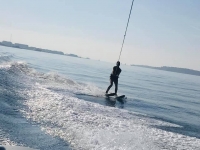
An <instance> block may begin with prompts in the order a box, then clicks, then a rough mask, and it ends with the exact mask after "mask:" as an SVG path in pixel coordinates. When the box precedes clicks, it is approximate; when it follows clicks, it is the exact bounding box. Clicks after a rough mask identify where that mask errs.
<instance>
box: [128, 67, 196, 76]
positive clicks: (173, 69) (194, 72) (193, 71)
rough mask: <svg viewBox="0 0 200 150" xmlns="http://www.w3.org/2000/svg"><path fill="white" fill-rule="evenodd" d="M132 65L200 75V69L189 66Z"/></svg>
mask: <svg viewBox="0 0 200 150" xmlns="http://www.w3.org/2000/svg"><path fill="white" fill-rule="evenodd" d="M131 66H136V67H143V68H151V69H157V70H164V71H170V72H177V73H183V74H190V75H196V76H200V71H197V70H192V69H187V68H177V67H167V66H163V67H152V66H146V65H131Z"/></svg>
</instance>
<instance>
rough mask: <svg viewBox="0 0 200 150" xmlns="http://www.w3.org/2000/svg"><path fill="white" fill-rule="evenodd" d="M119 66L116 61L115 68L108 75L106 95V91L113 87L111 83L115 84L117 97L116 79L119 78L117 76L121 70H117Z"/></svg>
mask: <svg viewBox="0 0 200 150" xmlns="http://www.w3.org/2000/svg"><path fill="white" fill-rule="evenodd" d="M119 66H120V62H119V61H117V63H116V66H114V67H113V71H112V73H111V75H110V85H109V86H108V88H107V90H106V94H108V91H109V90H110V88H111V87H112V86H113V82H114V84H115V95H117V89H118V78H119V74H120V73H121V71H122V70H121V69H120V68H119Z"/></svg>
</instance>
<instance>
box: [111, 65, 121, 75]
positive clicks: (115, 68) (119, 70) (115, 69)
mask: <svg viewBox="0 0 200 150" xmlns="http://www.w3.org/2000/svg"><path fill="white" fill-rule="evenodd" d="M120 72H121V69H120V68H119V67H117V66H115V67H113V72H112V75H114V76H118V75H119V74H120Z"/></svg>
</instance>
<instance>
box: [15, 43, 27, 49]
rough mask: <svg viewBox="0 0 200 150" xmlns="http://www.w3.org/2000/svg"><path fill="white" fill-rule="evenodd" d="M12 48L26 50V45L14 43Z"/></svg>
mask: <svg viewBox="0 0 200 150" xmlns="http://www.w3.org/2000/svg"><path fill="white" fill-rule="evenodd" d="M14 46H15V47H17V48H21V49H28V45H25V44H20V43H15V44H14Z"/></svg>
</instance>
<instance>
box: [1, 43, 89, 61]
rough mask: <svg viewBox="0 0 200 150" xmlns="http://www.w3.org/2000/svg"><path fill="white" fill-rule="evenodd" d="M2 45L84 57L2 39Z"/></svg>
mask: <svg viewBox="0 0 200 150" xmlns="http://www.w3.org/2000/svg"><path fill="white" fill-rule="evenodd" d="M0 45H1V46H6V47H13V48H19V49H25V50H32V51H38V52H44V53H52V54H58V55H65V56H70V57H77V58H82V57H80V56H78V55H75V54H64V53H63V52H61V51H55V50H49V49H43V48H37V47H29V46H28V45H26V44H21V43H12V42H9V41H2V42H0ZM85 59H89V58H85Z"/></svg>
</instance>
